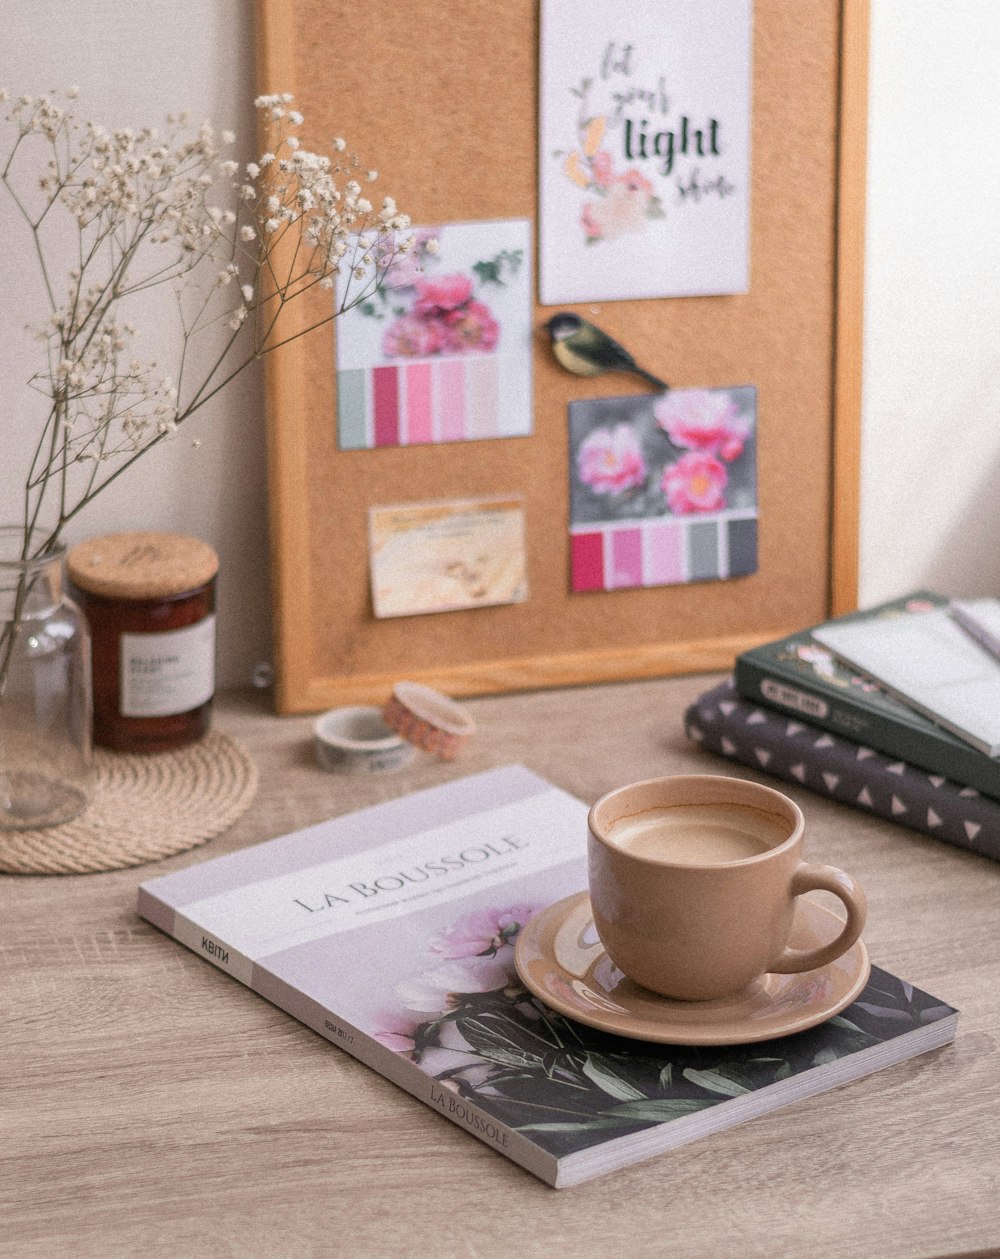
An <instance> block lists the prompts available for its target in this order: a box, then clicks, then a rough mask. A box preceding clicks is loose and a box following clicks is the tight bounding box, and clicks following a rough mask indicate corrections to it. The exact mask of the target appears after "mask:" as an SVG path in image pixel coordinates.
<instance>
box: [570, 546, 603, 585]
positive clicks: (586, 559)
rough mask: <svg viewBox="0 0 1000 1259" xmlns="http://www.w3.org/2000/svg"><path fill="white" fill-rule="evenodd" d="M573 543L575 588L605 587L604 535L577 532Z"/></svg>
mask: <svg viewBox="0 0 1000 1259" xmlns="http://www.w3.org/2000/svg"><path fill="white" fill-rule="evenodd" d="M570 541H571V542H572V544H573V589H574V590H603V589H604V537H603V535H602V534H600V533H575V534H573V536H572V538H571V539H570Z"/></svg>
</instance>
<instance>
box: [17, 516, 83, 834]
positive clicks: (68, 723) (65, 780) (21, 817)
mask: <svg viewBox="0 0 1000 1259" xmlns="http://www.w3.org/2000/svg"><path fill="white" fill-rule="evenodd" d="M64 551H65V548H64V547H62V546H56V547H54V548H52V549H50V550H47V551H45V552H44V553H43V554H41V555H37V556H35V557H34V558H26V556H28V557H30V556H32V549H31V545H30V542H29V545H28V547H25V545H24V531H23V529H21V528H19V527H6V528H0V833H2V832H3V831H4V830H5V829H6V830H27V829H33V828H36V827H46V826H55V825H58V824H59V823H61V822H66V821H68V820H69V819H70V818H73V817H75V816H76V815H77V814H78V813H80V812H81V811H82V810H83V809H84V808H85V807H86V805H87V803H88V802H89V800H90V795H91V702H92V701H91V685H90V636H89V634H88V631H87V624H86V621H85V620H84V618H83V615H82V613H81V612H80V610H79V608H77V606H76V604H75V603H73V602H72V601H71V600H70V599H69V598H67V596H66V595H65V594H64V593H63V557H64Z"/></svg>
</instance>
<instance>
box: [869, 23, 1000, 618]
mask: <svg viewBox="0 0 1000 1259" xmlns="http://www.w3.org/2000/svg"><path fill="white" fill-rule="evenodd" d="M998 35H1000V11H998V8H997V4H996V0H947V2H946V3H942V0H873V4H872V58H871V78H870V127H869V165H868V169H869V178H868V224H867V230H868V242H867V259H866V294H865V308H866V309H865V327H866V336H865V363H864V370H865V388H864V412H863V414H864V430H863V442H862V485H861V504H862V506H861V555H860V567H861V573H860V601H861V603H862V605H868V604H871V603H874V602H878V601H880V600H881V599H884V598H890V597H892V596H893V595H896V594H900V593H903V592H904V591H906V590H910V589H913V588H915V587H917V586H920V585H924V586H929V587H931V588H934V589H938V590H941V591H942V592H943V593H945V594H951V595H966V594H993V595H1000V511H998V509H997V505H998V485H1000V125H998V123H1000V98H998V95H997V86H996V85H997V82H998V81H1000V38H998Z"/></svg>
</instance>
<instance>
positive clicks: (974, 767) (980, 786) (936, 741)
mask: <svg viewBox="0 0 1000 1259" xmlns="http://www.w3.org/2000/svg"><path fill="white" fill-rule="evenodd" d="M733 679H734V682H735V684H736V689H737V691H738V692H739V693H740V694H741V695H742V696H744V698H746V699H748V700H751V701H753V702H755V703H761V704H764V705H765V706H766V707H768V708H771V709H778V710H780V711H782V712H785V713H792V714H794V715H795V716H796V717H798V718H800V719H804V720H806V721H808V722H809V723H810V724H812V725H814V726H819V727H820V728H821V729H823V730H829V731H830V732H831V733H832V734H839V735H841V736H842V737H843V738H847V739H851V740H852V741H853V742H855V743H860V744H863V745H864V746H866V747H870V748H872V749H873V750H874V751H876V752H884V753H885V754H886V755H887V756H896V757H899V758H900V760H904V761H908V762H909V763H910V764H911V765H917V766H919V767H920V768H921V769H926V770H929V771H930V772H931V773H933V774H941V775H942V776H943V777H945V778H950V779H951V780H952V781H953V782H957V783H961V784H962V785H963V786H967V787H975V788H976V790H977V791H982V792H985V794H986V795H988V796H992V797H993V798H994V799H998V798H1000V764H998V763H997V762H995V761H991V759H990V757H988V756H986V755H984V753H982V752H980V751H978V750H977V749H976V748H973V747H972V746H967V745H965V744H963V743H962V742H960V741H959V740H958V739H954V740H951V739H947V738H942V737H940V736H938V735H937V734H935V733H934V732H933V731H925V730H921V729H919V728H917V727H916V726H909V725H904V724H903V723H902V722H896V721H893V720H892V718H890V717H888V716H886V715H885V714H884V713H880V712H874V711H873V710H872V709H871V708H869V707H867V706H866V705H865V703H864V698H863V695H864V693H863V692H861V691H858V692H857V693H856V694H854V693H852V692H841V691H839V690H838V691H836V692H834V691H833V689H832V688H831V689H830V690H824V689H823V688H822V687H820V686H816V685H811V684H810V683H808V682H803V680H802V679H801V678H800V677H799V676H798V675H797V674H792V673H790V672H786V671H785V670H783V669H782V668H781V667H780V665H778V664H777V663H774V662H770V661H767V660H762V659H761V658H760V656H754V655H753V654H752V653H744V654H742V655H740V656H738V657H737V659H736V667H735V670H734V673H733Z"/></svg>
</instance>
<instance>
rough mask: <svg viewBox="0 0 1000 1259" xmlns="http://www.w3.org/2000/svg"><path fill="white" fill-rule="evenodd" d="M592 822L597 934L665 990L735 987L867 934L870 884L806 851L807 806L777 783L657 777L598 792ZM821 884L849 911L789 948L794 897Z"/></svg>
mask: <svg viewBox="0 0 1000 1259" xmlns="http://www.w3.org/2000/svg"><path fill="white" fill-rule="evenodd" d="M589 826H590V837H589V841H588V864H589V880H590V899H591V904H592V907H593V913H594V925H595V926H596V928H597V933H598V935H599V936H600V939H601V943H602V944H603V945H604V947H605V949H606V950H607V952H608V954H609V956H610V957H611V960H612V961H613V962H614V963H615V965H616V966H617V967H618V968H619V970H621V971H623V972H624V973H625V974H626V975H627V976H628V977H629V978H630V979H633V980H634V981H635V982H636V983H638V984H642V985H643V986H644V987H646V988H650V989H652V990H653V991H654V992H658V993H660V994H661V995H662V996H666V997H672V998H674V999H675V1000H681V1001H705V1000H711V999H713V998H718V997H728V996H732V995H733V994H735V993H737V992H740V991H741V990H742V989H744V988H746V987H747V986H748V985H749V984H751V983H753V981H754V980H755V979H758V978H759V977H760V976H762V975H764V974H766V973H767V972H774V973H777V974H782V975H784V974H792V973H794V972H797V971H806V970H813V969H814V968H816V967H820V966H825V965H826V964H827V963H829V962H832V961H833V960H834V959H835V958H838V957H840V955H841V954H842V953H845V952H846V951H847V950H848V949H849V948H850V947H851V945H852V944H854V942H855V941H856V940H857V939H858V937H859V936H860V935H861V931H862V929H863V927H864V923H865V913H866V901H865V894H864V892H863V891H862V890H861V888H860V886H859V885H858V884H857V883H856V882H855V881H854V879H852V878H851V876H850V875H848V874H845V873H844V871H843V870H838V869H836V868H835V867H834V866H826V865H811V864H809V863H808V862H805V861H803V860H802V848H803V832H804V820H803V817H802V811H801V810H800V809H799V807H798V805H797V804H795V802H794V801H793V800H790V799H789V798H788V796H785V795H782V793H781V792H780V791H775V790H773V788H771V787H764V786H761V785H760V784H758V783H754V782H749V781H747V780H746V779H742V778H728V777H721V776H715V775H686V776H678V777H672V778H653V779H649V780H648V781H646V782H639V783H632V784H630V785H629V786H627V787H620V788H618V789H617V790H616V791H611V792H609V793H608V794H607V795H605V796H603V797H602V798H601V799H600V800H598V801H597V803H596V804H595V805H594V807H593V808H592V809H591V810H590V817H589ZM814 889H823V890H824V891H827V892H832V893H833V894H834V895H835V896H838V897H840V899H841V900H842V901H843V903H844V906H845V908H846V909H847V922H846V923H845V925H844V928H843V930H842V931H841V933H840V935H838V936H837V938H836V939H835V940H833V941H831V942H830V943H829V944H826V945H824V946H822V947H819V948H815V949H807V950H798V949H794V948H791V947H789V945H788V940H789V935H790V933H791V929H792V922H793V920H794V916H795V898H796V897H797V896H800V895H802V893H803V892H809V891H813V890H814Z"/></svg>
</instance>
